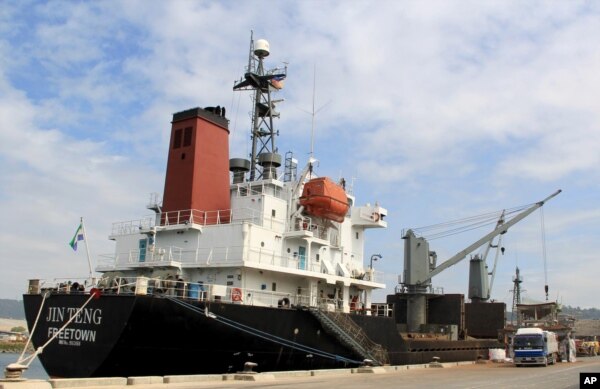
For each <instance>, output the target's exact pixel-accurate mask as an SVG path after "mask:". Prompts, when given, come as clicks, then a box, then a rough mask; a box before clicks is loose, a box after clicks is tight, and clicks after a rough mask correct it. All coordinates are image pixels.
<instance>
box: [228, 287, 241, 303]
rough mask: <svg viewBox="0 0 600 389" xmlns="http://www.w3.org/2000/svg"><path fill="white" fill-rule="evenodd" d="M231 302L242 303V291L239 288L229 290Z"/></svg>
mask: <svg viewBox="0 0 600 389" xmlns="http://www.w3.org/2000/svg"><path fill="white" fill-rule="evenodd" d="M231 301H242V290H241V289H240V288H231Z"/></svg>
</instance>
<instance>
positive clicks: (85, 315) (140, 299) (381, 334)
mask: <svg viewBox="0 0 600 389" xmlns="http://www.w3.org/2000/svg"><path fill="white" fill-rule="evenodd" d="M89 297H90V296H89V295H88V294H83V293H81V294H62V293H52V294H51V295H49V297H47V298H46V299H45V301H43V297H42V295H39V294H28V295H24V305H25V314H26V319H27V323H28V326H29V331H30V332H32V329H33V325H34V323H35V321H36V317H37V315H38V313H40V317H39V320H38V324H37V327H36V329H35V331H33V333H32V342H33V345H34V346H35V347H36V348H38V347H40V346H42V345H44V344H45V343H46V342H47V341H48V340H49V339H50V338H51V337H52V336H53V335H54V334H55V333H57V332H58V331H59V329H60V328H61V327H62V326H63V325H64V324H65V323H66V322H67V320H69V318H70V317H71V316H72V315H73V314H74V313H75V312H76V310H77V308H79V307H81V306H82V305H83V304H84V303H85V302H86V300H87V299H88V298H89ZM42 301H43V307H42V309H41V312H40V305H41V304H42ZM350 318H351V319H352V320H353V321H354V322H355V323H356V324H358V326H360V327H361V328H362V330H363V331H364V333H365V334H366V335H367V336H368V337H369V338H370V339H371V340H372V341H373V342H375V343H378V344H380V345H381V346H383V348H384V349H385V350H386V352H387V356H388V362H389V363H390V364H392V365H400V364H413V363H426V362H430V361H431V360H432V357H433V356H437V357H440V358H441V361H443V362H449V361H460V360H475V359H477V358H478V357H480V356H483V355H486V354H487V349H489V348H495V347H498V346H499V345H498V343H497V342H496V341H495V340H472V341H439V340H437V341H423V340H420V341H411V340H410V339H404V338H402V336H400V334H399V333H398V331H397V328H396V323H395V321H394V319H393V318H391V317H377V316H363V315H350ZM39 357H40V360H41V362H42V364H43V366H44V368H45V369H46V371H47V373H48V375H49V376H51V377H64V378H75V377H110V376H125V377H127V376H144V375H154V376H156V375H159V376H161V375H179V374H223V373H231V372H237V371H240V370H242V369H243V366H244V363H245V362H254V363H257V365H258V366H257V368H256V370H257V371H281V370H305V369H310V370H312V369H326V368H340V367H351V366H358V365H359V364H361V363H362V361H363V359H364V358H363V356H361V355H358V354H357V353H356V352H355V351H353V350H352V349H351V348H349V347H347V346H345V345H344V343H343V342H340V339H339V336H336V334H334V333H331V331H327V330H325V329H324V326H323V325H322V324H321V322H320V321H319V320H318V319H317V318H316V317H315V315H314V314H313V313H311V312H310V310H308V309H305V308H271V307H257V306H250V305H242V304H235V303H219V302H201V301H194V302H182V301H178V300H176V299H174V298H170V297H166V296H149V295H143V296H136V295H102V296H101V297H100V298H98V299H93V300H91V301H90V302H89V304H88V305H87V306H86V307H85V309H84V310H83V311H82V312H81V313H80V314H79V315H78V316H77V317H76V319H75V320H73V322H72V323H71V324H69V325H68V326H67V327H66V329H64V330H63V331H62V332H60V333H59V334H58V336H57V337H56V338H55V339H54V340H53V341H52V342H50V343H49V344H48V345H47V346H45V347H44V350H43V352H42V353H41V354H40V356H39Z"/></svg>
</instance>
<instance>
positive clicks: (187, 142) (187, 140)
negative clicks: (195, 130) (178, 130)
mask: <svg viewBox="0 0 600 389" xmlns="http://www.w3.org/2000/svg"><path fill="white" fill-rule="evenodd" d="M184 131H185V132H184V133H183V147H187V146H191V145H192V127H186V129H185V130H184Z"/></svg>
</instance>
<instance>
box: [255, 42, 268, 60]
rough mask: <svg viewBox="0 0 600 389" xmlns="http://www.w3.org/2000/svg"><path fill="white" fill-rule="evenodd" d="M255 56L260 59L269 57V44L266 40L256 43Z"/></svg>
mask: <svg viewBox="0 0 600 389" xmlns="http://www.w3.org/2000/svg"><path fill="white" fill-rule="evenodd" d="M254 54H256V56H258V57H261V58H263V57H267V56H268V55H269V42H267V40H266V39H258V40H257V41H256V42H255V43H254Z"/></svg>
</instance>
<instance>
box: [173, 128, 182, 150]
mask: <svg viewBox="0 0 600 389" xmlns="http://www.w3.org/2000/svg"><path fill="white" fill-rule="evenodd" d="M182 131H183V130H181V129H179V130H175V136H174V137H173V148H174V149H178V148H180V147H181V132H182Z"/></svg>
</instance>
